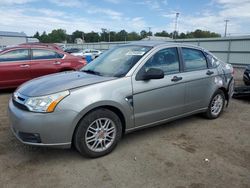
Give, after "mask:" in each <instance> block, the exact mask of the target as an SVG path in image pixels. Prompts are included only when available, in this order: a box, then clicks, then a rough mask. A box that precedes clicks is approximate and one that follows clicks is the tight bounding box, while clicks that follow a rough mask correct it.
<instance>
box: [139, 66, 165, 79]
mask: <svg viewBox="0 0 250 188" xmlns="http://www.w3.org/2000/svg"><path fill="white" fill-rule="evenodd" d="M162 78H164V72H163V70H161V69H157V68H149V69H148V70H147V71H143V72H141V74H139V75H138V76H137V80H151V79H162Z"/></svg>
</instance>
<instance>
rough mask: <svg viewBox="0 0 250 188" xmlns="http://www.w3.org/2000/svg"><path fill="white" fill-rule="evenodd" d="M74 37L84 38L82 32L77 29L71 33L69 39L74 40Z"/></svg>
mask: <svg viewBox="0 0 250 188" xmlns="http://www.w3.org/2000/svg"><path fill="white" fill-rule="evenodd" d="M76 38H81V39H83V40H85V39H84V32H83V31H78V30H76V31H74V32H73V33H72V35H71V39H72V41H75V39H76Z"/></svg>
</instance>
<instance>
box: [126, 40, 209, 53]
mask: <svg viewBox="0 0 250 188" xmlns="http://www.w3.org/2000/svg"><path fill="white" fill-rule="evenodd" d="M125 45H139V46H148V47H160V46H166V47H167V46H169V47H172V46H175V47H187V48H196V49H200V50H204V51H206V50H205V49H204V48H202V47H200V46H196V45H192V44H183V43H177V42H166V41H152V40H149V41H135V42H131V43H127V44H125Z"/></svg>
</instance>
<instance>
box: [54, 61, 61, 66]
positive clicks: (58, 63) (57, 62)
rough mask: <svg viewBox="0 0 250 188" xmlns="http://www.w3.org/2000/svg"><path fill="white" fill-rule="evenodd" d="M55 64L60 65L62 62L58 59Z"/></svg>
mask: <svg viewBox="0 0 250 188" xmlns="http://www.w3.org/2000/svg"><path fill="white" fill-rule="evenodd" d="M53 64H54V65H60V64H61V62H59V61H56V62H54V63H53Z"/></svg>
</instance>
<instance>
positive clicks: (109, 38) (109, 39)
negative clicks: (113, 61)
mask: <svg viewBox="0 0 250 188" xmlns="http://www.w3.org/2000/svg"><path fill="white" fill-rule="evenodd" d="M108 31H109V42H110V29H109V30H108Z"/></svg>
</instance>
